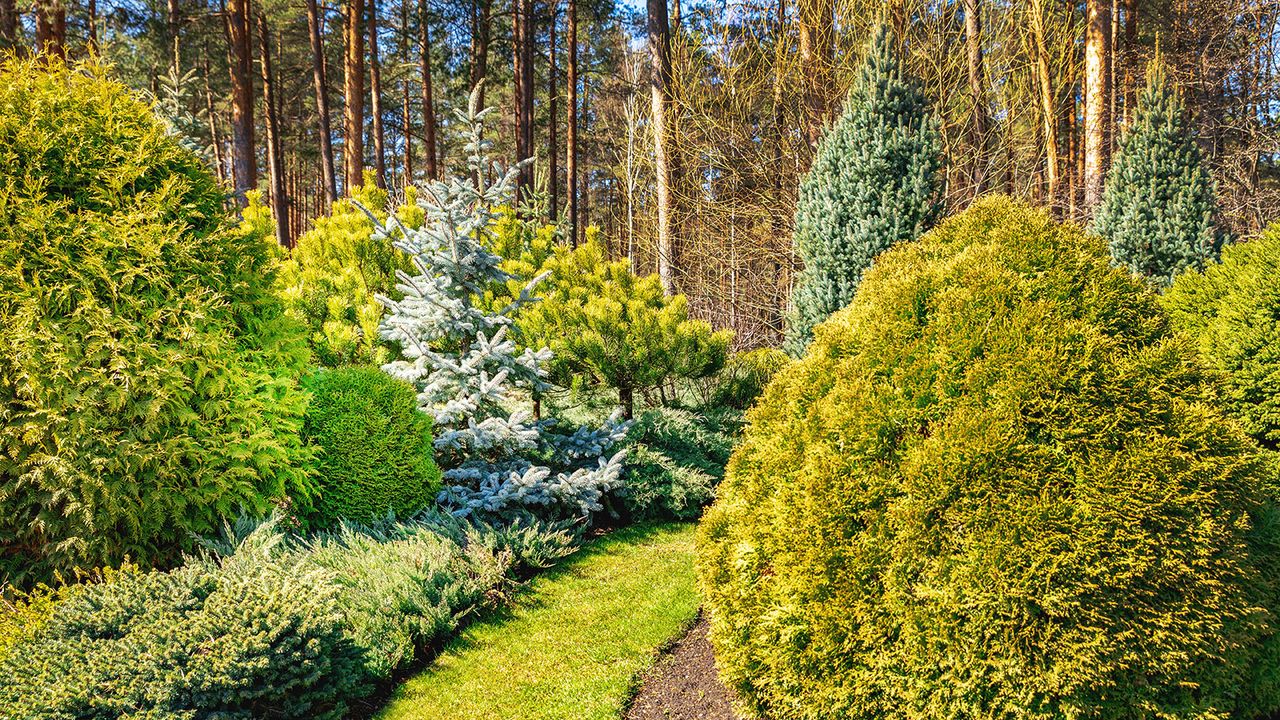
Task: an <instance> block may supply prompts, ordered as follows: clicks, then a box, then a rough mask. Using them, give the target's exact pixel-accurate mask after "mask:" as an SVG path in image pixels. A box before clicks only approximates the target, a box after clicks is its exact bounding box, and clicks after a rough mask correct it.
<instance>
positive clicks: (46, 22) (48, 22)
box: [36, 0, 67, 59]
mask: <svg viewBox="0 0 1280 720" xmlns="http://www.w3.org/2000/svg"><path fill="white" fill-rule="evenodd" d="M36 51H37V52H39V53H40V54H42V55H49V56H52V57H59V58H63V59H66V57H67V8H66V6H65V5H63V4H62V0H37V1H36Z"/></svg>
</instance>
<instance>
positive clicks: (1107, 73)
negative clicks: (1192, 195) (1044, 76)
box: [1084, 0, 1112, 213]
mask: <svg viewBox="0 0 1280 720" xmlns="http://www.w3.org/2000/svg"><path fill="white" fill-rule="evenodd" d="M1111 2H1112V0H1088V2H1087V11H1088V16H1087V20H1086V25H1085V45H1084V87H1085V106H1084V209H1085V212H1087V213H1092V212H1093V210H1094V208H1095V207H1097V205H1098V202H1099V201H1101V199H1102V186H1103V181H1104V180H1105V179H1106V173H1107V164H1108V159H1109V156H1110V152H1109V150H1110V148H1109V147H1108V139H1109V137H1110V126H1111V113H1110V104H1111Z"/></svg>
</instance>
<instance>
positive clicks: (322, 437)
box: [302, 367, 440, 527]
mask: <svg viewBox="0 0 1280 720" xmlns="http://www.w3.org/2000/svg"><path fill="white" fill-rule="evenodd" d="M306 388H307V389H308V390H310V391H311V393H312V396H311V402H310V404H308V406H307V415H306V419H305V420H304V422H303V425H302V434H303V437H304V439H306V440H307V442H310V443H314V444H315V445H316V446H317V447H318V448H319V457H318V461H317V465H318V468H317V472H316V485H317V492H316V497H315V500H314V502H313V505H312V513H311V520H312V522H313V523H314V524H315V526H316V527H328V526H330V525H332V524H334V523H335V522H336V521H338V520H339V519H346V520H353V521H356V522H368V521H370V520H374V519H377V518H381V517H383V516H385V515H386V514H387V513H388V512H391V513H394V514H395V515H397V516H404V515H406V514H408V513H412V512H415V511H418V510H421V509H423V508H425V507H427V506H429V505H432V504H434V503H435V497H436V493H437V492H439V491H440V468H439V467H437V466H436V463H435V460H433V459H432V454H431V453H432V447H431V417H430V416H429V415H426V414H424V413H421V412H418V408H417V396H416V394H415V393H414V392H413V388H412V387H410V386H409V384H408V383H405V382H402V381H400V380H396V379H395V378H392V377H391V376H390V375H387V374H386V373H384V372H382V371H381V370H378V369H376V368H361V367H349V368H339V369H335V370H325V371H321V372H319V373H317V374H315V375H314V376H313V377H311V378H309V379H308V380H307V382H306Z"/></svg>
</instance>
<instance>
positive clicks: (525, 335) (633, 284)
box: [517, 241, 733, 418]
mask: <svg viewBox="0 0 1280 720" xmlns="http://www.w3.org/2000/svg"><path fill="white" fill-rule="evenodd" d="M538 272H539V273H547V277H546V280H544V281H543V282H542V283H541V284H539V285H538V293H539V294H540V295H541V296H542V299H541V301H540V302H537V303H533V304H531V305H527V306H525V307H524V308H522V309H521V312H520V314H519V316H518V320H517V327H518V328H519V330H520V334H521V339H522V341H523V342H525V343H526V344H528V345H530V346H546V347H548V348H550V349H551V352H552V354H553V357H552V359H551V361H550V363H549V365H548V373H549V377H550V378H551V379H552V380H553V381H555V382H556V383H557V384H560V385H562V386H569V385H573V384H575V383H585V384H593V385H594V384H602V385H605V386H607V387H609V388H611V389H613V390H615V391H616V392H617V393H618V401H619V404H621V405H622V407H623V412H624V415H625V416H626V417H628V418H630V417H631V416H632V414H633V412H634V406H635V402H634V398H635V393H636V391H641V390H649V389H653V388H660V387H663V386H665V385H667V384H668V383H671V382H673V381H675V380H692V379H697V378H703V377H707V376H709V375H712V374H714V373H716V372H717V371H719V370H720V369H721V368H722V367H723V366H724V363H725V359H726V356H727V355H728V350H729V342H730V341H731V339H732V337H733V335H732V332H731V331H728V330H721V331H713V330H712V329H711V325H710V324H708V323H707V322H706V321H703V320H697V319H694V318H690V317H689V305H688V300H687V299H686V298H685V296H684V295H674V296H670V297H668V296H667V295H666V294H665V293H664V292H663V290H662V284H661V283H660V282H659V280H658V276H657V275H648V276H643V277H642V276H639V275H636V274H635V273H634V272H632V270H631V267H630V264H629V263H628V262H627V261H626V260H617V261H612V262H611V261H609V260H608V259H607V257H606V256H605V252H604V248H603V246H602V245H601V244H600V243H599V242H596V241H591V242H586V243H583V244H582V245H580V246H578V247H577V248H569V247H568V246H564V245H560V246H557V247H556V248H555V249H554V251H553V252H552V253H551V255H550V257H548V258H547V259H546V260H545V262H543V263H542V264H541V266H540V269H539V271H538Z"/></svg>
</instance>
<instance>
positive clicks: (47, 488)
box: [0, 58, 310, 584]
mask: <svg viewBox="0 0 1280 720" xmlns="http://www.w3.org/2000/svg"><path fill="white" fill-rule="evenodd" d="M103 72H104V70H103V68H101V67H98V66H95V65H86V66H82V67H77V68H67V67H63V66H62V65H60V64H57V63H46V62H44V61H38V60H19V59H14V58H9V59H7V60H4V61H3V62H0V583H3V581H4V580H5V579H8V580H10V581H13V582H20V583H24V584H25V583H28V582H32V581H37V580H43V579H46V578H48V577H50V575H51V574H52V573H53V572H54V571H61V572H63V573H64V574H67V575H70V572H69V571H70V570H71V569H72V568H74V567H76V566H80V567H96V566H101V565H117V564H119V563H120V562H121V561H122V560H123V559H124V558H125V557H126V556H131V557H132V558H133V559H134V560H135V561H137V562H140V563H142V564H143V565H150V564H163V563H166V562H169V561H172V560H175V559H176V558H177V557H178V555H179V552H180V551H181V550H183V549H184V548H188V547H190V546H191V544H192V537H193V535H198V534H203V533H206V532H208V531H210V530H214V529H216V528H217V527H218V526H219V525H220V524H221V522H222V518H223V517H225V516H227V515H234V514H236V513H238V512H241V511H244V512H249V513H264V512H266V511H268V510H269V509H270V506H271V503H272V501H273V500H276V499H278V498H282V497H284V496H287V495H293V496H298V497H300V498H305V496H306V495H307V494H308V493H309V492H310V479H309V477H308V475H307V473H306V471H305V464H306V462H307V453H306V452H305V450H304V448H303V447H302V445H301V442H300V440H299V438H298V430H299V428H300V426H301V422H302V412H303V408H304V403H305V397H304V396H303V395H302V393H301V392H300V391H299V390H298V388H297V387H296V380H295V378H296V377H297V374H299V373H300V372H301V371H302V368H303V366H304V365H305V363H306V347H305V345H304V344H302V343H301V338H300V336H299V335H298V334H297V332H296V328H295V326H294V325H293V324H292V323H291V322H290V321H288V319H287V318H286V317H285V316H284V315H283V312H282V310H281V307H280V303H279V301H278V300H277V299H276V297H275V296H274V294H273V293H272V292H271V290H270V282H271V276H272V272H273V267H274V265H275V262H276V258H275V255H274V249H273V246H272V245H271V243H270V242H269V240H267V239H266V238H264V237H262V236H261V234H259V232H258V231H257V230H255V229H254V228H255V227H256V226H254V225H253V224H252V223H247V224H246V227H245V228H241V227H238V226H237V225H236V224H235V223H234V222H232V221H231V219H230V218H229V216H228V215H227V213H226V211H225V210H224V200H225V195H224V193H223V192H222V190H221V189H220V188H219V187H218V184H217V182H216V180H215V179H214V178H213V176H212V174H211V173H210V172H209V170H208V169H207V168H206V167H204V166H203V165H202V163H201V162H200V160H199V159H198V158H197V157H196V156H195V155H193V154H192V153H191V152H190V151H188V150H186V149H184V148H183V147H182V146H181V144H180V143H179V141H178V140H176V139H175V138H173V137H171V136H170V135H168V134H166V132H165V129H164V125H163V124H162V123H161V122H159V121H158V120H157V119H156V118H155V117H154V116H153V115H152V114H151V112H150V110H149V109H148V108H147V106H146V105H144V104H142V103H141V102H139V101H138V100H137V99H136V98H135V97H134V96H132V95H131V94H130V93H129V91H128V90H127V89H126V88H125V87H124V86H122V85H120V84H118V83H115V82H112V81H110V80H107V79H105V78H104V77H103Z"/></svg>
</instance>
